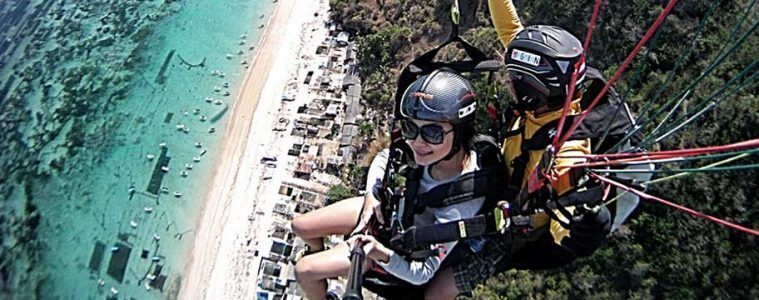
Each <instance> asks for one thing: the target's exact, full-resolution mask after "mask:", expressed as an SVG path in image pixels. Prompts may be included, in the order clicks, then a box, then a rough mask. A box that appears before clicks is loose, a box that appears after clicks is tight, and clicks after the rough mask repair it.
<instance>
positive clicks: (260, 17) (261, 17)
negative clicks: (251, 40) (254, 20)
mask: <svg viewBox="0 0 759 300" xmlns="http://www.w3.org/2000/svg"><path fill="white" fill-rule="evenodd" d="M265 16H266V15H260V16H259V17H258V18H259V19H263V18H264V17H265Z"/></svg>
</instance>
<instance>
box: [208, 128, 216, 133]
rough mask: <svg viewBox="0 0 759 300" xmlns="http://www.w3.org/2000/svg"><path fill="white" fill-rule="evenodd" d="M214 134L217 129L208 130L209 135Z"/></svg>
mask: <svg viewBox="0 0 759 300" xmlns="http://www.w3.org/2000/svg"><path fill="white" fill-rule="evenodd" d="M214 132H216V128H215V127H211V128H209V129H208V133H214Z"/></svg>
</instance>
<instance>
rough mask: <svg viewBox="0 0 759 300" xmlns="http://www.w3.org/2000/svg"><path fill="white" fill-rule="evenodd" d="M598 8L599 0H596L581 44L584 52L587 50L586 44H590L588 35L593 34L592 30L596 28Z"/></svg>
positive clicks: (599, 5)
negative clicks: (583, 41)
mask: <svg viewBox="0 0 759 300" xmlns="http://www.w3.org/2000/svg"><path fill="white" fill-rule="evenodd" d="M599 10H601V0H596V4H595V5H594V6H593V15H592V16H591V17H590V24H588V33H587V34H586V35H585V43H583V44H582V48H583V49H585V53H587V52H588V45H590V36H591V35H592V34H593V30H594V29H596V17H598V11H599Z"/></svg>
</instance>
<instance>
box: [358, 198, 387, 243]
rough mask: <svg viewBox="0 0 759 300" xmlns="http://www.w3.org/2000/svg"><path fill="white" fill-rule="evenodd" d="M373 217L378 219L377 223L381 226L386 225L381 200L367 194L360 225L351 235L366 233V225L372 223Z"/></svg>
mask: <svg viewBox="0 0 759 300" xmlns="http://www.w3.org/2000/svg"><path fill="white" fill-rule="evenodd" d="M373 216H374V217H376V218H377V221H378V222H379V223H380V224H384V222H385V221H384V219H383V217H382V211H381V210H380V202H379V200H377V199H375V198H374V196H372V195H371V194H366V195H365V196H364V207H363V210H362V211H361V214H360V215H359V219H358V224H357V225H356V228H355V229H353V231H352V232H351V234H350V235H356V234H359V233H366V230H367V228H366V225H367V224H369V221H371V219H372V217H373Z"/></svg>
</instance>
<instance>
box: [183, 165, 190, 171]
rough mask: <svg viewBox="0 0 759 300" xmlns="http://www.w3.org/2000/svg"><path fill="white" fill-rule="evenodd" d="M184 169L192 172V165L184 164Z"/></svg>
mask: <svg viewBox="0 0 759 300" xmlns="http://www.w3.org/2000/svg"><path fill="white" fill-rule="evenodd" d="M184 168H185V169H187V170H192V164H184Z"/></svg>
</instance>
